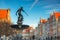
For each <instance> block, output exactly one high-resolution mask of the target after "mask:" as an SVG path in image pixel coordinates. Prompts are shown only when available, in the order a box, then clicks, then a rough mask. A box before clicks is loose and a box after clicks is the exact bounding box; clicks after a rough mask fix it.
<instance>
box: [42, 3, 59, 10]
mask: <svg viewBox="0 0 60 40" xmlns="http://www.w3.org/2000/svg"><path fill="white" fill-rule="evenodd" d="M59 7H60V4H50V5H44V6H43V7H42V8H45V9H47V8H51V9H54V8H59Z"/></svg>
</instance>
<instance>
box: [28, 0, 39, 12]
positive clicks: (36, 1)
mask: <svg viewBox="0 0 60 40" xmlns="http://www.w3.org/2000/svg"><path fill="white" fill-rule="evenodd" d="M36 3H38V0H35V1H34V2H33V4H32V6H31V7H30V10H29V11H31V10H32V8H33V7H34V6H35V5H36Z"/></svg>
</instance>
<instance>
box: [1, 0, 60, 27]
mask: <svg viewBox="0 0 60 40" xmlns="http://www.w3.org/2000/svg"><path fill="white" fill-rule="evenodd" d="M21 6H23V9H24V10H25V11H26V13H27V14H28V15H29V16H27V15H26V14H25V13H24V12H22V15H23V17H24V21H23V24H26V25H33V26H34V28H35V27H37V26H38V23H39V21H40V18H43V19H47V18H49V16H50V14H51V13H53V12H54V11H56V12H60V0H0V9H10V16H11V21H12V23H14V24H16V23H17V18H18V17H17V16H16V11H17V10H18V9H19V8H20V7H21Z"/></svg>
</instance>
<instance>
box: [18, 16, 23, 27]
mask: <svg viewBox="0 0 60 40" xmlns="http://www.w3.org/2000/svg"><path fill="white" fill-rule="evenodd" d="M22 23H23V16H19V17H18V21H17V24H18V27H19V28H21V27H22Z"/></svg>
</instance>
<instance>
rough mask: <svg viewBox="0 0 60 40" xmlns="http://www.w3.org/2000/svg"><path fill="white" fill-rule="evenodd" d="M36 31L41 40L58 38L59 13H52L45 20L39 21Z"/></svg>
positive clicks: (59, 31)
mask: <svg viewBox="0 0 60 40" xmlns="http://www.w3.org/2000/svg"><path fill="white" fill-rule="evenodd" d="M38 30H39V33H38V34H39V36H40V38H42V39H46V38H48V37H49V38H51V37H53V38H55V37H57V36H60V12H54V13H53V14H51V15H50V18H48V19H47V20H45V19H40V23H39V24H38Z"/></svg>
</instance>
